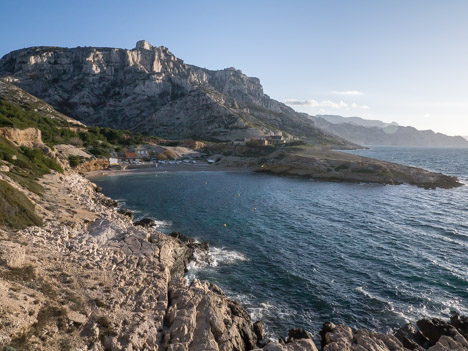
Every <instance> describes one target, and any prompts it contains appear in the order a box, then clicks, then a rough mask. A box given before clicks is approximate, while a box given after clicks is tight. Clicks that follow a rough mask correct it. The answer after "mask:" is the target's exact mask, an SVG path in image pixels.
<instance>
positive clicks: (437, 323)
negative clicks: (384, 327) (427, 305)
mask: <svg viewBox="0 0 468 351" xmlns="http://www.w3.org/2000/svg"><path fill="white" fill-rule="evenodd" d="M417 326H418V328H419V330H417V329H416V328H415V327H414V326H413V325H412V324H407V325H405V326H404V327H402V328H400V329H399V330H397V331H396V332H395V333H394V335H393V334H381V333H376V332H371V331H369V330H356V331H353V330H352V329H351V328H350V327H348V326H346V325H343V324H339V325H335V324H333V323H329V322H328V323H325V324H324V325H323V328H322V330H321V332H320V336H321V338H322V342H321V346H322V349H323V351H335V350H336V351H338V350H340V351H341V350H348V351H354V350H356V351H361V350H362V351H364V350H369V351H370V350H372V351H406V350H418V351H423V350H429V351H449V350H453V351H462V350H465V351H466V350H468V333H467V332H466V331H467V327H468V319H467V318H466V317H460V316H459V315H457V314H455V315H454V316H453V317H452V318H451V321H450V322H445V321H443V320H441V319H437V318H434V319H431V320H428V319H421V320H419V321H418V322H417Z"/></svg>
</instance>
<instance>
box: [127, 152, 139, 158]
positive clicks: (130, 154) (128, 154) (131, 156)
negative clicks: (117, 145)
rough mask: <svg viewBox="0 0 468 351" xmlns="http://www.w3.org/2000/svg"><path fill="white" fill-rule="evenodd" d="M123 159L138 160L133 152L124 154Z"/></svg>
mask: <svg viewBox="0 0 468 351" xmlns="http://www.w3.org/2000/svg"><path fill="white" fill-rule="evenodd" d="M124 157H125V158H138V155H137V154H136V153H134V152H125V153H124Z"/></svg>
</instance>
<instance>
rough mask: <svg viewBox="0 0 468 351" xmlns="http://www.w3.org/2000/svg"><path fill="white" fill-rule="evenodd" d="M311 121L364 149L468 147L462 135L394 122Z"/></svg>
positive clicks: (328, 118) (327, 118)
mask: <svg viewBox="0 0 468 351" xmlns="http://www.w3.org/2000/svg"><path fill="white" fill-rule="evenodd" d="M312 119H313V121H314V123H315V125H316V126H317V127H319V128H321V129H323V130H325V131H327V132H329V133H332V134H335V135H338V136H340V137H342V138H344V139H346V140H349V141H351V142H353V143H356V144H359V145H364V146H408V147H412V146H414V147H468V140H465V138H463V137H461V136H449V135H445V134H442V133H438V132H434V131H432V130H418V129H416V128H414V127H411V126H400V125H398V124H397V123H395V122H392V123H385V122H382V121H379V120H366V119H363V118H360V117H342V116H334V115H317V116H314V117H312ZM379 122H380V123H379Z"/></svg>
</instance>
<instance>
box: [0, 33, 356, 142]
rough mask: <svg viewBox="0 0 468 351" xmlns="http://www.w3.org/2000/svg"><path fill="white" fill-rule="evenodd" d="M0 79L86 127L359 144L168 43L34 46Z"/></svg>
mask: <svg viewBox="0 0 468 351" xmlns="http://www.w3.org/2000/svg"><path fill="white" fill-rule="evenodd" d="M0 77H5V78H6V79H7V80H8V81H10V82H13V83H14V84H17V85H18V86H20V87H21V88H23V89H24V90H26V91H28V92H29V93H31V94H33V95H35V96H37V97H39V98H41V99H43V100H44V101H46V102H48V103H49V104H51V105H52V106H54V107H55V108H56V109H57V110H58V111H61V112H63V113H65V114H67V115H69V116H71V117H73V118H75V119H77V120H79V121H82V122H84V123H86V124H88V125H97V126H107V127H113V128H117V129H128V130H131V131H134V132H140V133H146V134H153V135H159V136H161V137H165V138H172V139H183V138H191V139H205V140H236V139H244V138H251V137H258V136H263V135H275V134H276V135H278V134H284V135H285V136H294V137H298V138H301V139H303V140H306V141H307V142H309V143H311V144H315V145H326V146H331V147H339V148H354V147H355V145H353V144H351V143H349V142H348V141H346V140H343V139H341V138H339V137H336V136H333V135H330V134H327V133H326V132H323V131H322V130H320V129H318V128H317V127H316V126H315V125H314V123H313V121H311V120H310V119H309V118H307V116H306V115H304V114H301V113H297V112H295V111H294V110H293V109H291V108H290V107H288V106H286V105H285V104H283V103H280V102H278V101H276V100H273V99H271V98H270V97H269V96H268V95H266V94H264V92H263V87H262V85H261V84H260V81H259V79H257V78H252V77H247V76H246V75H244V74H243V73H242V72H241V71H240V70H237V69H234V68H226V69H224V70H220V71H212V70H208V69H205V68H200V67H196V66H193V65H189V64H185V63H184V62H183V61H182V60H181V59H179V58H177V57H175V56H174V55H173V54H172V53H171V52H170V51H169V50H168V49H167V48H165V47H153V46H151V45H150V44H149V43H148V42H146V41H139V42H138V43H137V45H136V48H134V49H132V50H126V49H116V48H93V47H78V48H72V49H69V48H60V47H32V48H27V49H22V50H17V51H13V52H11V53H9V54H7V55H5V56H4V57H3V58H2V59H1V60H0Z"/></svg>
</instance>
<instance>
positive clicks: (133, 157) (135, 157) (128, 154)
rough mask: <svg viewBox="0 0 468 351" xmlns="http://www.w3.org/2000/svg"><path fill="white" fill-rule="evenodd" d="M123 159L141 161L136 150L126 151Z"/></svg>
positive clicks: (132, 161) (129, 161)
mask: <svg viewBox="0 0 468 351" xmlns="http://www.w3.org/2000/svg"><path fill="white" fill-rule="evenodd" d="M122 160H123V161H127V162H128V163H136V162H138V161H139V159H138V155H137V154H136V153H134V152H124V155H123V157H122Z"/></svg>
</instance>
